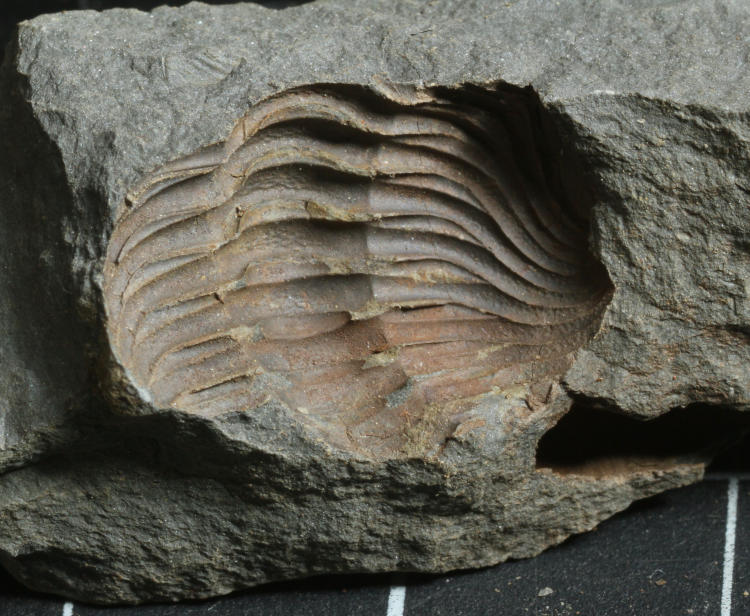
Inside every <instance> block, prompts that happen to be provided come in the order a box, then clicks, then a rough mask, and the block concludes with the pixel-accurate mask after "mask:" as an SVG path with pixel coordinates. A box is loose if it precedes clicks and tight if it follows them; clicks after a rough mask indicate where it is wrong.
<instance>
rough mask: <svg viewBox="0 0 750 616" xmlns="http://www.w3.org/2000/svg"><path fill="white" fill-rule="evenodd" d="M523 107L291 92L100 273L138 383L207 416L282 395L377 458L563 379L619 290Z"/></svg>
mask: <svg viewBox="0 0 750 616" xmlns="http://www.w3.org/2000/svg"><path fill="white" fill-rule="evenodd" d="M512 96H514V95H513V94H509V93H504V92H499V91H491V90H485V89H481V88H478V87H464V88H460V89H432V90H429V89H426V90H412V91H410V92H408V93H406V94H405V93H403V92H401V93H400V95H399V96H398V97H386V96H384V95H382V94H379V93H376V92H374V91H373V90H369V89H365V88H360V87H351V86H332V85H328V86H310V87H305V88H298V89H292V90H287V91H284V92H281V93H280V94H278V95H275V96H273V97H271V98H268V99H266V100H264V101H261V102H260V103H259V104H257V105H255V106H254V107H253V108H252V109H251V110H250V112H249V113H248V115H246V116H245V117H243V118H242V119H241V120H240V121H239V122H238V123H237V124H236V126H235V128H234V129H233V131H232V132H231V134H230V135H229V137H228V138H227V139H226V141H225V142H222V143H218V144H215V145H212V146H209V147H207V148H205V149H202V150H200V151H198V152H196V153H194V154H192V155H189V156H186V157H184V158H181V159H179V160H176V161H174V162H172V163H169V164H167V165H165V166H164V167H162V168H161V169H158V170H157V171H156V172H154V173H153V174H151V175H150V176H148V177H147V178H146V179H145V180H144V181H143V182H142V183H141V184H140V185H139V186H138V187H137V188H136V189H135V190H133V191H131V192H130V193H129V195H128V198H127V199H126V201H125V203H124V204H123V205H122V207H121V210H120V212H119V215H118V220H117V222H116V226H115V229H114V231H113V234H112V237H111V240H110V244H109V249H108V255H107V261H106V265H105V271H104V273H105V277H104V279H105V287H104V288H105V300H106V305H107V311H108V317H109V330H108V331H109V336H110V339H111V342H112V346H113V348H114V349H115V352H116V354H117V357H118V360H119V361H120V363H121V364H122V365H123V366H124V367H125V368H126V369H127V370H128V372H129V374H130V378H131V379H132V380H133V382H134V383H135V384H136V385H138V386H139V388H140V389H141V390H142V391H146V392H148V395H149V396H150V398H151V400H152V401H153V403H154V404H155V405H157V406H160V407H175V408H179V409H181V410H184V411H188V412H193V413H199V414H203V415H206V416H212V415H217V414H221V413H225V412H230V411H243V412H252V409H253V408H255V407H257V406H258V405H259V404H261V403H263V401H264V400H266V399H268V397H269V396H273V397H275V398H277V399H279V400H282V401H284V402H285V403H286V404H287V405H288V406H289V407H290V408H292V409H295V411H296V412H297V413H298V414H299V418H300V420H301V421H303V422H304V423H305V424H307V425H308V426H310V427H311V429H315V430H317V431H319V432H320V433H322V434H323V435H325V437H326V438H327V439H328V440H329V441H330V442H331V443H332V444H334V445H336V446H339V447H344V448H349V449H353V450H356V451H359V452H362V453H366V454H369V455H379V456H387V455H395V454H397V453H398V452H403V451H405V450H406V449H408V447H409V444H410V442H411V441H410V439H413V436H414V426H415V425H417V424H421V429H422V430H423V431H424V429H425V426H428V425H429V431H430V435H431V436H430V437H429V438H428V442H427V444H426V447H427V449H428V450H429V448H430V447H431V446H437V445H438V444H439V443H440V441H441V440H442V438H443V437H444V434H445V433H446V431H449V428H450V426H451V425H453V426H454V427H455V418H456V417H459V416H460V415H461V413H462V412H463V411H464V410H465V409H466V408H468V405H471V404H472V401H473V400H475V399H476V398H477V397H478V396H482V395H486V394H487V393H488V392H493V391H494V392H497V391H498V390H499V391H502V390H504V389H507V388H510V387H512V386H514V385H518V384H529V385H532V386H534V387H537V388H539V389H540V390H541V391H544V390H545V388H548V387H549V386H550V385H551V384H552V383H553V382H555V381H556V380H559V378H560V377H561V375H562V374H563V373H564V372H565V370H566V369H567V367H568V366H569V365H570V363H571V361H572V354H573V353H574V352H575V351H576V350H577V349H578V348H580V347H581V346H582V345H583V344H584V343H585V342H586V341H588V340H589V339H590V338H591V336H592V335H593V334H594V333H595V331H596V329H597V327H598V326H599V322H600V319H601V315H602V312H603V309H604V307H605V306H606V304H607V302H608V300H609V298H610V296H611V284H610V282H609V279H608V278H607V276H606V273H605V272H604V269H603V268H602V267H601V265H600V264H599V263H597V262H596V261H595V260H594V259H593V258H592V257H591V256H590V254H589V252H588V250H587V234H588V220H587V212H586V210H585V207H582V206H581V204H579V203H576V202H575V200H574V199H571V198H568V197H567V196H566V195H565V194H561V193H562V191H560V190H555V187H554V186H553V185H552V184H553V183H552V182H550V181H549V179H548V177H547V175H548V172H547V169H548V166H549V165H548V164H547V161H545V160H544V155H543V154H542V152H541V151H540V148H539V145H538V143H536V139H535V135H536V134H537V133H536V131H535V129H534V125H533V123H534V121H535V120H534V118H533V117H532V111H530V110H529V108H528V106H527V105H518V104H514V103H513V101H512V100H510V98H512ZM516 96H517V95H516ZM394 98H395V99H397V100H393V99H394ZM428 417H429V418H430V421H426V418H428ZM423 446H424V443H423Z"/></svg>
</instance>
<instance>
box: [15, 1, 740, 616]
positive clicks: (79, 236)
mask: <svg viewBox="0 0 750 616" xmlns="http://www.w3.org/2000/svg"><path fill="white" fill-rule="evenodd" d="M540 7H541V3H538V2H533V1H531V0H525V1H521V2H516V3H512V4H510V5H506V4H505V3H496V2H489V1H486V2H485V1H477V2H465V3H456V2H451V1H448V0H437V1H434V2H429V3H423V2H409V1H407V2H393V1H386V0H379V1H378V2H372V1H370V0H347V1H344V0H339V1H336V0H321V1H319V2H313V3H310V4H307V5H304V6H301V7H295V8H290V9H286V10H281V11H273V10H269V9H264V8H262V7H260V6H256V5H251V4H237V5H226V6H215V7H209V6H206V5H203V4H200V3H192V4H190V5H188V6H186V7H182V8H169V7H163V8H159V9H156V10H155V11H153V12H152V13H142V12H139V11H134V10H112V11H105V12H101V13H97V12H94V11H81V12H68V13H65V14H59V15H48V16H43V17H40V18H37V19H35V20H32V21H30V22H26V23H23V24H21V25H20V26H19V28H18V31H17V33H16V35H15V38H14V40H13V41H12V42H11V45H10V46H9V47H8V50H7V52H6V55H5V61H4V64H3V66H2V69H1V70H0V86H2V87H1V88H0V99H2V100H1V104H0V131H1V133H2V134H3V135H4V139H5V143H6V148H5V149H4V152H3V154H2V164H0V194H1V195H2V200H1V201H0V211H2V216H3V218H2V220H3V224H1V225H0V329H1V330H2V333H3V336H0V404H1V405H2V406H1V408H0V412H1V413H2V415H1V421H0V469H1V470H2V475H0V561H1V562H2V563H3V565H4V566H5V567H7V568H8V570H9V571H11V573H12V574H13V575H14V576H16V577H17V578H18V579H20V580H21V581H22V582H24V583H25V584H28V585H29V586H31V587H34V588H37V589H40V590H44V591H49V592H55V593H59V594H62V595H65V596H68V597H74V598H77V599H82V600H89V601H96V602H102V603H118V602H131V603H136V602H141V601H147V600H178V599H182V598H194V597H207V596H212V595H217V594H221V593H226V592H231V591H233V590H237V589H240V588H246V587H249V586H252V585H255V584H260V583H263V582H268V581H273V580H280V579H290V578H294V577H301V576H308V575H313V574H319V573H331V572H339V573H345V572H375V571H396V570H398V571H445V570H449V569H454V568H465V567H476V566H485V565H490V564H495V563H498V562H501V561H503V560H505V559H507V558H518V557H525V556H532V555H534V554H537V553H538V552H539V551H541V550H543V549H545V548H546V547H548V546H551V545H554V544H555V543H558V542H560V541H562V540H563V539H565V538H566V537H568V536H570V535H571V534H573V533H576V532H582V531H584V530H588V529H590V528H592V527H594V526H595V525H596V524H597V523H598V522H599V521H601V520H602V519H604V518H606V517H607V516H609V515H612V514H613V513H615V512H617V511H619V510H622V509H623V508H625V507H627V506H628V504H629V503H630V502H632V501H633V500H634V499H637V498H642V497H645V496H648V495H651V494H654V493H657V492H659V491H661V490H665V489H669V488H673V487H677V486H679V485H684V484H685V483H688V482H690V481H694V480H696V479H698V478H699V477H700V476H701V473H702V470H703V465H704V463H705V461H706V460H707V459H708V456H709V455H710V452H711V451H712V449H713V448H715V447H716V446H717V445H718V444H720V443H721V442H722V441H726V440H731V438H733V437H736V436H737V435H738V434H741V433H742V431H744V430H746V429H747V423H748V422H747V420H746V419H745V418H746V417H747V414H745V413H742V412H741V411H746V410H748V405H749V401H750V391H749V390H748V386H749V384H750V373H749V368H748V366H750V349H749V347H750V345H748V331H750V302H749V301H748V292H749V291H748V288H749V287H748V270H750V260H749V259H748V254H749V251H748V234H750V208H748V207H747V205H748V198H749V197H748V194H750V178H749V177H748V166H747V160H748V158H749V154H750V147H749V145H748V144H749V143H750V120H749V119H748V118H750V112H749V110H748V103H747V97H746V93H747V91H749V90H750V73H748V71H744V70H742V67H743V66H745V64H746V60H745V58H746V53H747V41H746V32H747V31H748V29H749V28H748V26H750V11H749V10H748V7H747V6H746V3H743V2H739V1H730V0H722V1H720V2H715V1H711V2H709V1H707V0H706V1H701V0H699V1H696V2H684V3H680V2H677V3H675V2H672V1H670V2H648V3H645V2H633V3H628V4H627V6H623V4H622V3H619V2H615V1H614V0H612V1H603V2H598V3H596V4H595V5H591V3H583V2H580V3H579V2H568V3H561V6H558V5H556V6H555V7H554V8H552V7H548V6H547V5H546V4H545V5H544V10H540ZM706 50H711V53H710V54H708V53H707V52H706ZM738 67H739V68H738ZM614 412H616V413H617V415H614V414H613V413H614ZM636 419H652V421H649V422H643V423H642V422H639V421H636Z"/></svg>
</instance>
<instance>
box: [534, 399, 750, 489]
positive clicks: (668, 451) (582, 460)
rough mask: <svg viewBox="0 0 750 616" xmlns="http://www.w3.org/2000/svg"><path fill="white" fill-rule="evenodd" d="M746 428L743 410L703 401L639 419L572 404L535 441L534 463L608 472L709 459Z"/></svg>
mask: <svg viewBox="0 0 750 616" xmlns="http://www.w3.org/2000/svg"><path fill="white" fill-rule="evenodd" d="M749 432H750V417H748V416H747V414H746V413H741V412H739V411H734V410H731V409H726V408H723V407H718V406H709V405H705V404H693V405H690V406H688V407H685V408H681V409H674V410H672V411H669V412H668V413H665V414H664V415H661V416H659V417H657V418H656V419H652V420H650V421H642V420H639V419H634V418H632V417H628V416H626V415H622V414H619V413H614V412H611V411H605V410H601V409H595V408H591V407H587V406H583V405H581V404H574V405H573V407H572V408H571V410H570V411H569V412H568V413H567V414H566V415H564V416H563V417H562V419H560V421H558V423H557V424H556V425H555V426H554V427H552V428H551V429H550V430H549V431H547V433H545V434H544V436H543V437H542V438H541V440H540V441H539V445H538V447H537V457H536V463H537V468H544V469H551V470H553V471H556V472H558V473H561V474H569V473H576V474H581V473H582V474H590V475H596V476H606V475H608V474H618V473H621V472H627V471H631V470H636V469H637V468H644V469H648V468H650V467H651V468H655V469H657V468H664V467H670V466H674V465H676V464H679V463H695V462H701V463H707V462H709V461H710V460H711V458H712V457H713V456H714V455H715V454H716V453H718V451H719V450H721V449H723V448H724V447H726V446H729V445H731V444H733V443H735V442H737V441H738V440H741V439H742V437H743V435H746V434H748V433H749Z"/></svg>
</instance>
